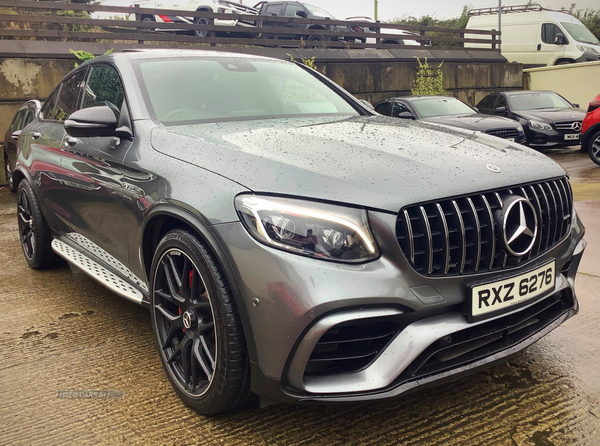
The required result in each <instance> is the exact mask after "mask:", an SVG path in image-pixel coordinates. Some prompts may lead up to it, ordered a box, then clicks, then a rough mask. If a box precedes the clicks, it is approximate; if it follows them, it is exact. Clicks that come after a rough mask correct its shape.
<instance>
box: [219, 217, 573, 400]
mask: <svg viewBox="0 0 600 446" xmlns="http://www.w3.org/2000/svg"><path fill="white" fill-rule="evenodd" d="M369 214H370V218H371V222H372V227H373V230H374V233H375V236H376V238H377V241H378V243H379V245H380V247H381V251H382V256H381V257H380V258H379V259H378V260H376V261H373V262H369V263H366V264H363V265H342V264H335V263H330V262H324V261H321V260H315V259H310V258H304V257H300V256H296V255H294V254H289V253H286V252H282V251H278V250H274V249H271V248H269V247H267V246H264V245H262V244H260V243H258V242H256V241H255V240H254V239H253V238H251V237H250V236H249V235H248V234H247V232H246V230H245V229H244V228H243V227H242V225H241V224H240V223H227V224H221V225H216V226H213V227H212V231H213V233H214V234H215V236H216V237H217V238H218V239H219V240H220V245H221V247H222V248H223V249H224V251H225V253H226V256H227V257H228V258H229V260H230V263H231V265H232V266H233V270H234V274H235V276H236V277H235V279H236V280H237V284H238V286H239V289H240V290H241V296H239V297H241V299H242V300H243V302H242V306H243V307H245V309H246V311H245V312H246V313H247V314H246V315H245V316H247V322H246V324H245V326H244V329H245V330H246V333H245V334H246V339H247V342H248V343H249V344H250V345H249V350H250V351H251V352H253V353H251V358H250V359H251V362H252V390H253V391H254V392H255V393H257V394H259V395H261V396H263V397H266V398H269V399H272V400H279V401H282V400H283V401H288V402H294V401H353V400H363V399H377V398H385V397H391V396H395V395H398V394H401V393H404V392H407V391H409V390H411V389H414V388H417V387H420V386H422V385H425V384H432V383H436V382H438V381H440V380H444V379H448V378H449V377H455V376H459V375H460V374H463V373H466V372H469V371H473V370H476V369H478V368H480V367H482V366H486V365H490V364H492V363H494V362H496V361H498V360H501V359H503V358H505V357H506V356H509V355H511V354H513V353H515V352H518V351H520V350H522V349H523V348H525V347H527V346H528V345H530V344H531V343H533V342H535V341H536V340H537V339H539V338H540V337H542V336H543V335H544V334H546V333H548V332H549V331H551V330H552V329H553V328H555V327H556V326H558V325H560V324H561V323H562V322H564V320H566V319H567V318H569V317H570V316H572V315H573V314H575V313H576V312H577V310H578V306H577V300H576V297H575V294H574V291H573V284H574V278H575V274H576V271H577V267H578V264H579V260H580V258H581V255H582V253H583V250H584V248H585V242H584V241H583V240H582V236H583V227H582V226H581V225H580V223H579V221H578V220H577V219H576V221H575V223H574V225H573V228H572V231H571V234H570V235H569V236H568V237H567V238H566V239H565V240H563V242H561V243H560V244H558V245H557V246H556V247H555V248H553V249H552V250H550V251H549V252H547V253H546V254H545V255H544V256H542V257H541V258H537V259H532V260H531V261H530V262H527V263H524V264H523V265H520V266H519V267H516V268H512V269H505V270H503V271H501V272H500V273H499V272H498V271H496V272H491V273H485V274H477V275H476V276H465V277H463V276H457V277H438V278H432V277H423V276H420V275H418V274H417V273H415V272H414V270H412V268H411V267H410V265H408V263H407V261H406V259H405V258H404V255H403V254H402V252H401V250H400V247H399V246H398V243H397V241H396V238H395V218H396V217H395V215H392V214H385V213H377V212H370V213H369ZM549 258H554V259H556V271H557V273H558V272H559V271H562V273H561V274H560V275H558V274H557V281H556V288H555V290H554V291H553V292H552V294H551V295H549V296H548V295H545V296H540V298H536V299H534V301H532V302H528V303H527V305H526V306H522V307H520V308H518V309H515V310H513V311H512V312H509V313H504V314H502V315H500V316H497V317H493V318H489V319H486V320H483V321H480V322H469V321H468V318H467V316H466V315H465V313H464V301H465V289H466V286H467V284H468V283H470V282H473V280H474V279H475V278H476V279H477V280H486V279H488V278H489V280H495V279H497V278H498V276H500V275H507V274H511V273H514V274H518V273H519V271H521V270H522V269H525V268H530V267H532V266H533V265H536V264H538V263H543V262H545V261H546V260H548V259H549ZM427 289H430V290H433V291H434V293H431V292H422V291H423V290H427ZM564 293H566V294H568V295H569V296H570V297H569V298H567V299H566V300H565V302H566V304H565V305H563V306H561V311H560V312H559V313H558V314H553V315H552V317H551V318H550V319H548V320H547V321H546V322H547V323H544V324H543V326H542V327H538V328H536V330H535V332H533V333H530V334H528V335H527V336H526V337H525V338H523V339H520V340H519V342H518V343H516V344H511V345H506V347H505V348H502V349H500V350H495V351H493V352H491V353H490V354H487V355H483V356H482V357H476V358H473V359H472V360H471V361H470V362H468V363H466V364H465V363H462V364H458V365H456V364H455V365H453V366H452V367H450V368H448V369H443V370H437V371H434V372H432V373H426V374H425V375H422V374H419V373H416V374H414V373H413V372H412V369H414V366H415V364H416V363H417V362H419V361H421V359H422V358H423V355H424V354H425V355H426V354H427V352H429V350H430V349H431V348H432V346H434V345H435V344H436V343H437V342H438V341H439V340H440V339H443V338H446V337H448V336H455V334H460V333H462V332H465V331H468V330H472V329H476V328H477V327H479V326H481V327H485V324H487V323H489V322H490V321H497V320H498V321H499V320H501V319H502V318H505V317H519V314H523V313H524V312H527V311H533V310H531V308H533V307H534V306H536V305H538V306H539V305H544V302H550V301H551V300H553V299H555V298H557V296H558V297H559V298H562V296H563V294H564ZM569 299H570V300H569ZM569 302H570V303H569ZM511 315H513V316H511ZM361 317H362V318H367V317H370V318H376V317H400V318H403V320H404V325H403V326H402V328H401V330H399V332H398V333H397V334H396V335H395V337H394V338H393V339H392V340H390V342H389V343H388V344H387V345H386V346H385V348H384V349H383V351H382V352H380V353H379V354H378V356H377V357H376V358H375V359H374V360H373V361H372V362H370V363H369V364H368V365H367V366H365V367H364V368H363V369H361V370H357V371H354V372H352V373H346V374H338V375H336V374H332V375H326V376H318V375H317V376H312V377H308V376H305V374H304V372H305V368H306V366H307V360H308V358H309V357H310V354H311V352H312V351H313V348H314V346H315V344H316V343H317V342H318V341H319V339H320V338H321V336H322V335H323V333H325V332H326V331H327V330H328V329H329V328H330V327H331V326H335V325H336V324H340V323H344V322H345V321H350V320H352V319H353V318H359V319H360V318H361ZM507 329H508V328H507ZM411 373H412V374H411Z"/></svg>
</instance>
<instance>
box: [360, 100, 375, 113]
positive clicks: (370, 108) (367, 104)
mask: <svg viewBox="0 0 600 446" xmlns="http://www.w3.org/2000/svg"><path fill="white" fill-rule="evenodd" d="M358 102H360V103H361V104H362V105H364V106H365V108H368V109H369V110H375V107H373V104H371V103H370V102H369V101H367V100H366V99H359V100H358Z"/></svg>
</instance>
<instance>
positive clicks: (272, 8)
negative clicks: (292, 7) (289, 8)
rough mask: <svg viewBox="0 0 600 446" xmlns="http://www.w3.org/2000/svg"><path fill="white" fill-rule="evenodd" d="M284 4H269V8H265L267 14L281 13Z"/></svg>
mask: <svg viewBox="0 0 600 446" xmlns="http://www.w3.org/2000/svg"><path fill="white" fill-rule="evenodd" d="M282 7H283V5H282V4H281V3H273V4H267V9H266V10H265V14H266V15H279V14H281V10H282Z"/></svg>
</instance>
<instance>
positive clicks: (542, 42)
mask: <svg viewBox="0 0 600 446" xmlns="http://www.w3.org/2000/svg"><path fill="white" fill-rule="evenodd" d="M558 34H562V35H563V36H564V35H565V33H564V31H563V30H561V29H560V28H559V27H558V25H556V24H554V23H543V24H542V28H541V33H540V36H539V41H538V45H537V52H536V59H535V63H536V65H554V62H555V61H556V60H558V59H559V58H560V57H561V56H562V54H563V53H564V52H565V47H566V45H565V44H561V45H557V44H556V43H555V42H556V37H557V35H558ZM564 39H565V43H566V37H564Z"/></svg>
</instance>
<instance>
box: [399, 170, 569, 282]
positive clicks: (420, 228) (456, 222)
mask: <svg viewBox="0 0 600 446" xmlns="http://www.w3.org/2000/svg"><path fill="white" fill-rule="evenodd" d="M512 194H515V195H518V196H522V197H524V198H527V199H528V200H529V201H530V202H531V204H532V205H533V207H534V208H535V210H536V214H537V220H538V234H537V237H536V241H535V244H534V246H533V248H532V249H531V251H530V252H529V254H527V255H525V256H523V257H511V256H510V255H509V254H508V252H506V250H505V249H504V245H503V241H502V235H500V234H499V232H500V231H499V230H498V228H497V227H498V226H499V225H498V224H497V223H496V221H495V220H496V219H495V217H494V213H495V212H496V211H499V210H500V209H501V208H502V205H503V202H502V196H506V195H512ZM572 209H573V197H572V193H571V186H570V184H569V181H568V180H567V179H566V178H561V179H557V180H551V181H545V182H541V183H535V184H527V185H524V186H519V187H513V188H510V189H499V190H494V191H489V192H484V193H481V194H473V195H468V196H463V197H457V198H454V199H447V200H443V201H438V202H434V203H425V204H421V205H415V206H410V207H406V208H404V209H402V210H401V211H400V212H399V213H398V219H397V223H396V237H397V239H398V243H399V244H400V247H401V248H402V252H403V253H404V255H405V256H406V258H407V259H408V261H409V263H410V264H411V266H412V267H413V268H414V269H415V271H417V272H418V273H420V274H424V275H428V276H444V275H457V274H470V273H476V272H487V271H492V270H498V269H502V268H504V267H506V266H507V265H508V266H513V265H517V264H519V263H520V262H522V261H524V260H529V259H531V258H533V257H536V256H538V255H541V254H543V253H544V252H546V251H548V250H549V249H551V248H552V247H554V246H555V245H557V244H558V243H559V242H560V241H561V240H562V239H563V238H564V237H565V236H566V235H567V234H568V233H569V230H570V228H571V220H572V216H571V212H572Z"/></svg>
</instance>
